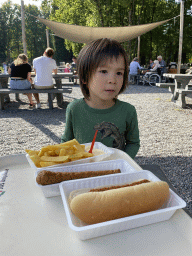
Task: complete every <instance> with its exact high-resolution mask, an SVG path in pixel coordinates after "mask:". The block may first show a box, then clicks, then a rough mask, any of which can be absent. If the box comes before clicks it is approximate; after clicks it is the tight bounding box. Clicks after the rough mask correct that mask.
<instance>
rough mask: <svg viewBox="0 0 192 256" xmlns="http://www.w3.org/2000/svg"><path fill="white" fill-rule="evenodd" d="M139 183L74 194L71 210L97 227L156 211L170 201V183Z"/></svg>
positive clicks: (70, 199)
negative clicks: (107, 222)
mask: <svg viewBox="0 0 192 256" xmlns="http://www.w3.org/2000/svg"><path fill="white" fill-rule="evenodd" d="M137 183H138V184H136V185H132V184H129V185H128V186H125V185H124V186H123V187H120V188H119V187H118V188H112V189H110V190H105V189H104V191H95V192H90V189H82V190H76V191H72V192H71V193H70V195H69V206H70V208H71V211H72V212H73V213H74V215H75V216H76V217H78V218H79V219H80V220H81V221H83V222H84V223H86V224H96V223H100V222H104V221H109V220H114V219H118V218H123V217H128V216H132V215H136V214H140V213H145V212H149V211H154V210H157V209H159V208H160V207H162V206H163V204H164V203H165V202H166V201H167V200H168V198H169V186H168V184H167V183H166V182H164V181H156V182H152V181H148V180H144V183H141V182H140V181H139V182H137ZM99 189H100V188H99ZM93 191H94V190H93Z"/></svg>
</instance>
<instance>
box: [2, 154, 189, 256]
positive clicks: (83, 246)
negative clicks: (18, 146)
mask: <svg viewBox="0 0 192 256" xmlns="http://www.w3.org/2000/svg"><path fill="white" fill-rule="evenodd" d="M118 158H122V159H124V160H127V161H128V162H129V163H130V164H131V165H132V166H133V167H134V168H135V169H136V170H140V169H141V167H140V166H138V165H137V164H136V163H135V162H134V161H133V160H132V159H131V158H130V157H128V156H127V154H125V153H123V152H122V151H120V150H115V154H114V155H113V156H112V159H118ZM5 168H8V169H9V171H8V177H7V179H6V182H5V186H4V190H5V191H6V192H5V194H4V195H2V196H1V197H0V255H1V256H16V255H18V256H24V255H25V256H41V255H42V256H45V255H46V256H63V255H66V256H69V255H72V256H73V255H74V256H75V255H78V256H85V255H91V256H98V255H99V256H109V255H110V256H117V255H121V256H181V255H182V256H190V255H192V219H191V218H190V216H189V215H187V214H186V213H185V212H184V211H183V210H177V211H176V213H175V214H174V215H173V216H172V217H171V219H170V220H168V221H164V222H160V223H156V224H151V225H148V226H144V227H140V228H135V229H131V230H127V231H123V232H119V233H115V234H111V235H107V236H102V237H98V238H95V239H90V240H86V241H81V240H79V239H78V238H77V237H76V234H74V232H73V231H72V230H71V229H70V228H69V227H68V223H67V220H66V216H65V211H64V207H63V203H62V200H61V197H60V196H58V197H52V198H45V197H44V196H43V194H42V191H41V190H40V189H39V188H38V187H37V186H36V185H35V178H34V172H35V171H34V169H32V168H31V167H30V166H29V164H28V162H27V160H26V157H25V155H22V154H21V155H10V156H6V157H1V158H0V170H4V169H5Z"/></svg>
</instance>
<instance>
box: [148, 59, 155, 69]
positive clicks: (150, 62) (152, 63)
mask: <svg viewBox="0 0 192 256" xmlns="http://www.w3.org/2000/svg"><path fill="white" fill-rule="evenodd" d="M153 66H154V62H153V60H152V59H150V60H149V66H148V69H152V68H153Z"/></svg>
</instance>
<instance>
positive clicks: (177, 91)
mask: <svg viewBox="0 0 192 256" xmlns="http://www.w3.org/2000/svg"><path fill="white" fill-rule="evenodd" d="M163 76H164V77H167V78H172V79H174V81H175V86H170V90H171V92H172V95H173V96H172V99H171V100H172V101H175V102H176V104H177V105H178V106H180V107H182V108H184V107H186V101H185V96H186V95H188V94H191V93H192V85H191V84H189V82H190V80H192V75H190V74H172V73H165V74H163Z"/></svg>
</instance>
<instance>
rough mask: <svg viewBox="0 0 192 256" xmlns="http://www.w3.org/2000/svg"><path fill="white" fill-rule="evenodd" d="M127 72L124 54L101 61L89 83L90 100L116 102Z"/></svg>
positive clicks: (99, 102) (107, 102)
mask: <svg viewBox="0 0 192 256" xmlns="http://www.w3.org/2000/svg"><path fill="white" fill-rule="evenodd" d="M124 72H125V61H124V58H123V56H121V55H120V56H119V57H118V58H117V59H116V58H115V57H113V58H112V59H110V58H109V59H108V60H106V61H105V62H103V63H102V62H101V63H100V65H99V66H98V68H97V69H96V70H95V72H94V73H93V74H92V76H91V78H90V81H89V83H88V88H89V93H90V102H95V103H98V106H99V105H100V104H104V105H105V103H106V104H109V107H110V105H111V104H112V105H113V104H114V100H113V99H114V98H115V97H116V96H117V95H118V94H119V91H120V90H121V88H122V85H123V80H124Z"/></svg>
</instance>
